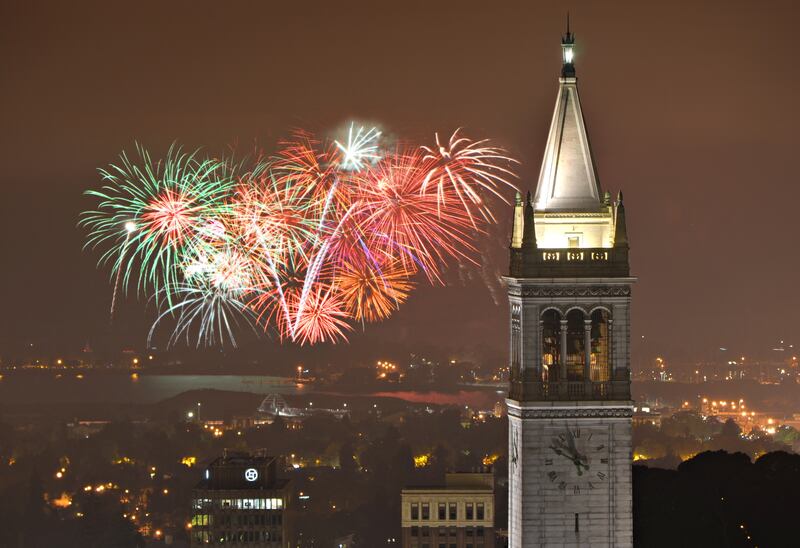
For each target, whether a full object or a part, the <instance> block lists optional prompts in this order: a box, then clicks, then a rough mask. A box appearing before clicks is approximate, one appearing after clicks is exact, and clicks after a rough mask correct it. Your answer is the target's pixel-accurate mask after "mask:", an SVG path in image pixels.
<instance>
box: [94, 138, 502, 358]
mask: <svg viewBox="0 0 800 548" xmlns="http://www.w3.org/2000/svg"><path fill="white" fill-rule="evenodd" d="M380 138H381V133H380V132H379V131H378V130H377V129H374V128H373V129H365V128H363V127H359V126H357V125H355V124H353V125H351V126H350V128H349V131H348V133H347V135H346V138H344V139H342V140H332V141H320V140H317V139H316V138H315V137H314V136H313V135H311V134H310V133H307V132H300V131H298V132H296V133H295V134H293V135H292V136H291V138H289V139H288V140H286V141H283V142H281V143H280V145H279V149H278V151H277V153H275V154H274V155H273V156H271V157H268V158H257V159H255V160H252V161H250V162H244V161H239V162H236V161H233V160H232V159H215V158H207V157H203V156H201V154H200V153H199V152H193V153H187V152H184V151H182V150H181V149H180V148H177V147H172V148H170V150H169V151H168V153H167V155H166V157H165V159H164V160H163V161H159V162H154V161H153V160H152V159H151V156H150V155H149V153H147V152H146V151H145V150H144V149H143V148H141V147H137V155H136V159H131V158H130V157H129V156H127V155H126V154H124V153H123V154H122V155H121V157H120V160H121V161H120V163H119V164H118V165H111V166H109V167H108V168H106V169H104V170H100V174H101V176H102V178H103V181H104V185H103V186H102V188H101V189H100V190H92V191H89V192H88V193H87V194H89V195H91V196H93V197H95V198H97V199H98V200H99V203H98V205H97V207H96V209H95V210H93V211H89V212H86V213H84V214H83V217H82V219H81V224H82V225H84V226H85V227H87V228H88V230H89V235H88V238H87V246H89V247H93V248H100V249H101V250H102V254H101V258H100V263H101V264H107V265H110V266H111V271H112V272H111V277H112V280H113V282H114V283H113V285H114V294H113V296H112V309H111V315H112V318H113V314H114V303H115V302H116V297H117V291H119V290H123V291H124V290H126V289H128V288H129V287H131V286H135V287H136V289H137V293H138V294H144V295H148V296H149V297H150V298H151V299H152V301H153V302H155V305H156V307H157V308H158V315H157V318H156V321H155V323H154V324H153V327H152V329H151V330H150V338H152V337H153V336H154V335H155V333H156V331H157V328H158V327H159V326H161V325H162V324H165V323H167V322H165V320H168V319H170V318H171V319H173V320H174V322H173V323H174V330H173V331H172V333H171V335H170V337H169V344H175V343H176V342H178V341H181V340H185V341H186V342H187V343H188V344H192V345H196V346H199V345H209V344H224V343H226V342H228V341H229V342H231V343H232V344H233V345H235V344H236V333H237V331H238V330H240V329H242V328H245V329H246V328H252V329H254V330H256V331H265V332H270V331H272V332H275V333H277V335H278V336H279V337H280V339H281V340H289V341H293V342H297V343H299V344H306V343H308V344H315V343H319V342H324V341H328V342H336V341H339V340H345V339H346V335H347V333H348V332H349V331H351V330H352V329H353V328H354V326H355V325H364V324H366V323H369V322H377V321H381V320H384V319H386V318H388V317H389V316H390V315H391V314H392V313H393V312H394V311H395V310H397V308H398V307H399V306H400V304H402V303H403V302H404V301H405V300H406V299H407V298H408V295H409V293H410V292H411V291H412V289H413V288H414V286H415V283H417V282H416V281H415V280H417V278H419V277H420V276H418V275H421V276H422V279H427V280H428V281H429V282H433V283H439V282H441V281H442V280H441V273H442V268H443V267H444V266H445V265H446V264H447V262H448V260H453V259H466V260H473V256H474V254H475V238H476V237H477V236H478V235H479V234H481V233H482V232H483V230H484V228H485V225H486V224H487V223H490V222H494V217H493V215H492V213H491V211H490V208H489V205H488V201H487V199H491V198H492V197H498V198H500V199H504V194H506V193H508V192H509V191H511V190H513V189H514V186H513V184H512V183H511V179H512V178H513V177H514V174H513V172H512V171H511V169H510V167H511V166H512V165H513V164H514V163H515V161H514V160H512V159H511V158H509V157H508V156H507V155H506V154H505V153H504V151H503V150H501V149H499V148H496V147H493V146H490V145H489V144H488V142H487V141H472V140H470V139H467V138H466V137H464V136H461V135H459V132H456V133H455V134H453V136H452V137H451V138H450V139H449V141H447V142H446V144H443V143H442V142H441V141H440V139H439V136H438V135H437V136H436V144H435V146H433V147H426V146H421V147H417V146H408V145H406V146H394V147H392V148H386V147H383V146H381V142H380ZM120 286H121V287H120Z"/></svg>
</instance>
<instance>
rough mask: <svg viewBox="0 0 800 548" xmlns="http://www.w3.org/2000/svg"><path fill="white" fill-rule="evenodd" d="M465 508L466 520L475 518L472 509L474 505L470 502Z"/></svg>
mask: <svg viewBox="0 0 800 548" xmlns="http://www.w3.org/2000/svg"><path fill="white" fill-rule="evenodd" d="M466 508H467V519H475V517H474V516H475V509H474V508H475V507H474V505H473V504H472V503H471V502H468V503H467V504H466Z"/></svg>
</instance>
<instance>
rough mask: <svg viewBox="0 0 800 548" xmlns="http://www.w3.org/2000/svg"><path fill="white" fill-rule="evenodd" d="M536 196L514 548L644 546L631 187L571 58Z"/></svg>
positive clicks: (514, 422) (519, 338) (521, 234)
mask: <svg viewBox="0 0 800 548" xmlns="http://www.w3.org/2000/svg"><path fill="white" fill-rule="evenodd" d="M561 47H562V60H563V65H562V68H561V77H560V78H559V89H558V96H557V98H556V106H555V112H554V114H553V119H552V122H551V125H550V133H549V135H548V139H547V146H546V148H545V153H544V159H543V161H542V168H541V172H540V174H539V181H538V185H537V187H536V194H535V196H534V197H533V198H531V195H530V193H528V196H527V198H526V199H525V200H524V201H523V200H522V198H521V197H520V196H518V197H517V200H516V204H515V207H514V223H513V229H512V235H511V246H510V251H511V261H510V272H509V275H508V276H507V277H505V278H504V280H505V282H506V284H507V286H508V296H509V302H510V313H511V341H510V342H511V349H510V350H511V351H510V371H511V373H510V387H509V394H508V400H507V404H508V419H509V501H508V504H509V537H510V547H511V548H531V547H534V546H592V547H600V546H608V547H611V546H614V547H625V546H632V545H633V531H632V529H633V516H632V498H631V461H632V451H631V419H632V415H633V403H632V402H631V398H630V302H631V286H632V284H633V282H634V281H635V278H632V277H631V276H630V273H629V267H628V234H627V229H626V225H625V207H624V205H623V203H622V193H621V192H620V193H619V195H618V197H617V199H616V200H613V201H612V199H611V196H610V194H609V193H608V192H606V193H603V192H602V191H601V188H600V183H599V180H598V177H597V171H596V169H595V165H594V161H593V158H592V151H591V147H590V145H589V138H588V135H587V132H586V126H585V123H584V118H583V113H582V111H581V103H580V100H579V98H578V88H577V79H576V77H575V66H574V64H573V57H574V56H573V47H574V35H573V34H572V33H571V32H570V31H569V26H568V27H567V33H566V34H565V35H564V36H563V38H562V41H561Z"/></svg>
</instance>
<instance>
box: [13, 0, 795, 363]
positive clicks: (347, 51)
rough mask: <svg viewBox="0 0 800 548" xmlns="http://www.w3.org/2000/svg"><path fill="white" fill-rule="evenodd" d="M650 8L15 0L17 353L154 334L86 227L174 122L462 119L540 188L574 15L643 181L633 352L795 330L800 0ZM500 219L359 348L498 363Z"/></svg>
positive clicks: (404, 129)
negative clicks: (105, 178)
mask: <svg viewBox="0 0 800 548" xmlns="http://www.w3.org/2000/svg"><path fill="white" fill-rule="evenodd" d="M653 4H655V3H653V2H641V1H630V2H628V1H625V2H622V1H619V2H616V1H615V2H578V1H572V2H530V1H527V2H486V1H479V2H465V1H458V2H433V1H428V2H419V3H417V2H408V1H406V2H375V1H372V2H364V3H361V2H358V3H356V2H280V3H279V2H222V1H218V2H199V1H194V2H178V1H171V2H163V1H158V2H142V1H137V2H127V3H124V4H123V3H122V2H98V3H96V4H91V3H89V2H63V1H53V2H28V1H25V2H21V1H16V2H12V1H9V0H3V1H2V4H0V5H1V6H2V7H1V8H0V26H1V27H2V28H1V30H0V71H2V72H1V75H0V105H1V106H0V108H1V109H2V111H0V112H1V113H2V114H1V115H0V120H2V123H1V126H0V127H2V131H1V132H0V185H2V186H1V188H2V198H0V224H1V225H0V245H1V246H2V262H1V263H0V265H1V266H0V280H1V282H0V291H2V298H0V312H1V313H2V314H1V315H2V323H1V324H0V345H1V346H0V352H1V351H7V350H9V349H14V348H18V347H19V346H20V345H22V344H23V343H27V342H29V341H30V342H35V343H36V344H40V345H45V346H49V347H52V348H55V349H57V350H59V351H61V349H64V350H77V349H79V348H81V347H82V346H83V345H84V343H85V342H86V341H102V340H103V338H104V337H105V338H112V339H114V340H117V341H120V342H122V343H124V344H129V345H135V346H139V347H142V346H143V344H144V340H145V337H146V334H147V327H148V325H149V322H150V320H151V319H152V316H153V310H152V309H149V310H146V309H145V307H144V305H143V304H141V303H140V304H137V303H136V301H135V299H133V298H131V299H129V300H128V301H127V302H126V303H124V304H123V306H122V307H121V310H120V317H119V320H118V322H117V326H116V329H115V330H114V331H113V332H112V333H109V330H108V326H107V324H108V306H109V302H110V298H111V286H110V284H109V283H108V272H107V271H98V270H96V268H95V262H96V259H97V257H98V254H97V253H90V252H84V251H82V249H81V247H82V243H83V238H84V232H83V231H82V230H81V229H78V228H76V222H77V220H78V215H79V212H80V211H82V210H85V209H88V208H90V207H91V206H92V201H91V200H90V199H88V198H86V197H84V196H83V195H82V193H83V191H84V190H86V189H88V188H92V187H96V186H98V183H99V177H98V175H97V173H96V168H97V167H100V166H104V165H106V164H108V163H109V162H112V161H114V160H115V159H116V157H117V154H119V152H120V151H121V150H123V149H130V148H131V147H132V145H133V143H134V141H135V140H138V141H139V142H141V143H144V144H145V145H146V146H147V147H148V148H150V149H151V151H153V153H154V154H156V155H161V154H162V153H163V151H164V150H165V149H166V147H167V146H169V144H170V143H171V142H172V141H174V140H177V141H179V142H180V143H183V144H184V145H186V146H188V147H196V146H204V147H206V148H207V149H208V150H209V151H212V152H218V151H224V150H225V149H226V148H227V147H229V146H232V145H233V146H238V147H251V146H252V144H253V143H258V144H260V145H262V146H263V147H265V148H267V149H269V148H270V147H271V146H273V145H274V143H275V141H276V140H277V139H278V138H280V137H281V136H284V135H286V133H287V132H288V131H289V130H291V129H292V128H295V127H304V128H309V129H313V130H316V131H318V132H319V133H322V134H325V133H327V132H330V131H334V130H336V129H337V128H341V127H343V125H344V124H345V122H347V121H348V120H350V119H351V118H354V119H357V120H364V121H371V122H375V123H378V124H380V125H381V126H382V127H383V128H384V129H385V130H386V131H388V132H389V133H390V134H393V135H396V136H398V137H403V138H407V139H411V140H414V141H417V142H428V141H430V140H431V139H432V137H433V132H434V131H440V132H442V133H446V134H449V133H450V132H452V130H454V129H455V128H457V127H462V126H463V127H464V128H465V129H466V131H467V133H468V134H469V135H472V136H474V137H491V138H493V139H494V140H495V142H496V143H498V144H500V145H502V146H504V147H506V148H507V149H508V150H509V151H510V153H511V154H512V155H513V156H515V157H517V158H519V159H520V160H521V161H522V167H521V169H520V174H521V176H522V178H521V186H522V187H523V188H524V189H530V190H533V185H535V184H536V178H537V176H538V172H539V165H540V161H541V157H542V152H543V147H544V141H545V138H546V136H547V130H548V124H549V121H550V117H551V114H552V109H553V105H554V101H555V96H556V91H557V76H558V72H559V68H560V46H559V39H560V34H561V33H562V32H563V28H564V18H565V13H566V11H567V10H568V9H569V10H570V12H571V16H572V27H573V31H574V32H575V34H576V40H577V46H576V69H577V75H578V79H579V89H580V91H581V94H582V95H581V99H582V103H583V108H584V114H585V116H586V120H587V124H588V129H589V134H590V138H591V140H592V146H593V150H594V153H595V160H596V163H597V166H598V170H599V174H600V181H601V185H602V186H603V189H604V190H610V191H611V192H612V193H614V194H616V191H617V190H618V189H622V190H623V191H624V193H625V204H626V212H627V215H628V230H629V235H630V240H631V256H632V271H633V273H634V275H636V276H638V277H639V283H638V284H637V285H636V287H635V293H634V310H633V314H634V317H633V322H634V323H633V332H634V341H635V345H634V364H636V363H641V361H642V360H645V359H647V358H648V357H650V356H653V355H655V353H660V354H662V355H665V356H667V357H674V358H688V359H694V358H701V357H704V356H707V355H710V353H711V352H712V351H713V350H714V349H716V348H718V347H720V346H725V347H730V348H733V349H735V351H736V352H741V353H744V354H752V355H757V354H764V353H766V351H767V350H768V349H769V348H770V347H771V346H773V345H774V343H776V342H777V341H778V340H779V339H781V338H786V339H789V340H795V341H798V342H800V340H799V339H798V338H796V337H797V334H798V328H799V327H800V319H799V318H800V317H799V316H798V314H797V310H798V309H799V308H800V290H799V289H798V283H797V279H798V276H797V272H798V266H800V253H798V234H800V229H798V227H797V214H796V211H797V208H798V204H800V184H798V183H800V181H798V177H797V174H796V173H797V171H796V169H797V168H796V164H797V161H796V159H797V155H798V152H797V148H798V139H797V133H796V132H797V125H798V122H800V116H799V115H798V114H799V113H798V103H797V98H798V97H800V76H798V71H797V68H796V67H797V61H796V56H797V53H799V52H798V45H797V42H796V39H795V36H794V35H795V32H796V30H797V28H798V25H799V24H800V17H799V15H800V7H798V6H797V5H796V3H795V2H792V1H785V2H777V1H775V2H740V1H720V2H711V1H703V2H696V1H686V2H679V1H671V2H660V3H658V4H659V5H658V6H654V5H653ZM500 218H501V221H502V224H501V225H500V226H499V227H498V228H497V231H496V234H493V235H491V236H490V237H489V238H487V239H486V240H485V242H484V244H483V248H484V250H485V252H486V253H487V254H488V260H487V263H486V264H485V265H484V267H483V268H482V269H477V268H473V269H459V268H453V269H451V270H450V272H449V274H448V276H447V280H448V284H447V286H446V287H444V288H442V287H436V288H426V287H423V288H422V289H420V290H418V291H417V292H415V293H414V294H413V295H412V297H411V299H410V300H409V302H408V303H407V304H406V305H404V306H403V307H402V308H401V310H400V311H399V312H398V313H396V314H395V316H394V317H393V318H392V319H391V320H389V321H387V322H384V323H383V324H381V325H379V326H376V327H373V328H371V329H368V330H367V331H366V332H364V333H359V332H357V333H354V334H353V335H352V336H351V340H352V347H350V348H351V349H352V350H353V352H355V351H357V350H358V351H365V352H369V351H373V350H374V351H377V350H378V349H379V348H383V347H385V345H389V344H392V345H405V346H407V347H417V346H419V347H422V346H423V345H429V344H433V345H441V346H444V347H449V348H456V349H458V348H469V349H475V348H477V347H483V348H484V350H486V351H487V352H488V353H489V354H491V353H492V352H496V355H497V356H498V357H500V358H502V357H503V356H504V355H505V352H506V346H507V329H508V328H507V305H506V304H505V297H504V295H503V293H502V290H501V289H500V288H499V286H498V285H497V283H496V281H494V280H495V277H496V276H497V275H499V274H502V273H504V272H505V269H506V267H507V245H508V241H507V236H508V233H509V231H510V226H509V225H508V224H507V220H508V219H509V215H508V212H506V211H503V212H502V214H501V215H500ZM487 280H488V281H489V282H490V287H488V288H487V283H486V281H487ZM495 301H497V303H498V304H495ZM642 336H645V339H644V342H643V341H642V338H641V337H642ZM275 344H276V343H273V342H270V341H269V340H265V341H264V342H262V343H260V344H259V345H257V346H254V347H251V348H250V350H249V351H250V352H255V353H257V354H259V355H261V356H267V357H268V356H269V353H270V352H273V351H274V346H275ZM348 351H349V350H347V349H340V350H338V352H339V353H342V352H348Z"/></svg>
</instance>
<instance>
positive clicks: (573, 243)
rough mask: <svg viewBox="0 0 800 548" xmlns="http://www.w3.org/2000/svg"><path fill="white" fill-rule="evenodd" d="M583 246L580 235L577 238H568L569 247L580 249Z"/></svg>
mask: <svg viewBox="0 0 800 548" xmlns="http://www.w3.org/2000/svg"><path fill="white" fill-rule="evenodd" d="M580 246H581V237H580V236H578V235H575V236H567V247H580Z"/></svg>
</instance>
